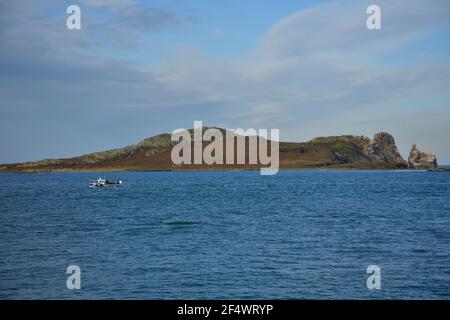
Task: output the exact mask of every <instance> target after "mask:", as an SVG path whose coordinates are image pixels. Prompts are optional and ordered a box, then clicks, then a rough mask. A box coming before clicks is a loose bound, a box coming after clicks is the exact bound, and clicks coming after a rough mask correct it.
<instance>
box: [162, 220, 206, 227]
mask: <svg viewBox="0 0 450 320" xmlns="http://www.w3.org/2000/svg"><path fill="white" fill-rule="evenodd" d="M161 223H162V224H168V225H176V226H183V225H193V224H200V223H201V222H199V221H188V220H177V221H161Z"/></svg>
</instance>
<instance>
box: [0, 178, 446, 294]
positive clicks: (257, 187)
mask: <svg viewBox="0 0 450 320" xmlns="http://www.w3.org/2000/svg"><path fill="white" fill-rule="evenodd" d="M100 175H103V174H100V173H50V174H1V175H0V243H1V245H0V298H2V299H449V298H450V174H448V173H429V172H416V171H414V172H413V171H301V170H299V171H282V172H280V173H279V174H278V175H276V176H260V175H259V172H258V171H229V172H218V171H215V172H152V173H108V174H105V175H107V177H108V178H110V179H120V180H123V181H124V185H123V186H122V187H120V188H108V189H99V188H89V187H88V184H89V182H90V181H91V180H93V179H95V178H97V177H98V176H100ZM372 264H375V265H378V266H379V267H380V268H381V289H380V290H376V289H375V290H369V289H368V288H367V285H366V281H367V278H368V277H369V275H368V274H367V272H366V271H367V267H368V266H369V265H372ZM69 265H78V266H79V267H80V268H81V289H80V290H68V289H67V288H66V279H67V277H68V276H69V275H68V274H66V268H67V267H68V266H69Z"/></svg>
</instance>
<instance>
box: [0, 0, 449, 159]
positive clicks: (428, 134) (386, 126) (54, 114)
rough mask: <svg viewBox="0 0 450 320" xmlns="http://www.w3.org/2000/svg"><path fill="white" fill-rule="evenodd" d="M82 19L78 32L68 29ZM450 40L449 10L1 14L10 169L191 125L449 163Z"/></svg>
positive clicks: (327, 6)
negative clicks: (351, 137) (380, 138)
mask: <svg viewBox="0 0 450 320" xmlns="http://www.w3.org/2000/svg"><path fill="white" fill-rule="evenodd" d="M374 3H375V4H378V5H379V6H380V7H381V12H382V29H381V30H373V31H369V30H367V28H366V18H367V14H366V8H367V6H368V5H369V4H374ZM70 4H77V5H79V6H80V8H81V11H82V29H81V30H72V31H70V30H67V28H66V25H65V20H66V18H67V14H66V12H65V11H66V8H67V6H68V5H70ZM449 39H450V4H449V2H448V1H447V0H435V1H432V2H429V1H424V0H410V1H401V0H397V1H392V0H390V1H389V0H377V1H373V0H372V1H365V0H346V1H312V0H308V1H293V0H284V1H255V0H247V1H232V0H227V1H225V0H201V1H200V0H198V1H174V0H170V1H169V0H167V1H163V0H159V1H138V0H78V1H56V0H54V1H52V0H47V1H45V0H36V1H26V0H18V1H11V2H3V3H2V4H0V101H1V102H0V148H1V150H2V152H1V153H0V163H6V162H19V161H30V160H36V159H43V158H55V157H69V156H75V155H80V154H85V153H88V152H94V151H99V150H105V149H109V148H114V147H122V146H125V145H128V144H132V143H136V142H138V141H139V140H140V139H143V138H145V137H148V136H152V135H155V134H158V133H161V132H171V131H172V130H174V129H176V128H186V127H192V126H193V121H194V120H202V121H203V122H204V123H206V124H207V125H214V126H222V127H227V128H237V127H242V128H250V127H253V128H279V129H280V135H281V139H282V140H290V141H304V140H309V139H311V138H313V137H316V136H322V135H340V134H356V135H367V136H372V135H373V134H374V133H376V132H379V131H387V132H390V133H392V134H393V135H394V136H395V138H396V141H397V144H398V146H399V148H400V151H401V153H402V154H403V156H404V157H405V158H406V157H407V154H408V151H409V148H410V146H411V145H412V144H417V145H418V147H419V148H420V149H424V150H425V151H432V152H435V153H437V155H438V161H439V162H440V163H450V148H449V143H448V138H447V137H449V136H450V105H449V101H450V100H449V99H450V41H449ZM104 127H107V128H108V130H104V129H102V128H104Z"/></svg>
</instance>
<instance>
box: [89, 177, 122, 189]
mask: <svg viewBox="0 0 450 320" xmlns="http://www.w3.org/2000/svg"><path fill="white" fill-rule="evenodd" d="M121 184H122V181H120V180H119V181H109V180H106V179H105V178H98V179H97V180H96V181H92V182H91V184H90V185H89V187H91V188H104V187H118V186H120V185H121Z"/></svg>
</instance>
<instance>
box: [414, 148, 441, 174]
mask: <svg viewBox="0 0 450 320" xmlns="http://www.w3.org/2000/svg"><path fill="white" fill-rule="evenodd" d="M408 163H409V167H410V168H412V169H433V168H437V159H436V155H435V154H433V153H427V152H423V151H420V150H419V149H417V147H416V145H415V144H414V145H413V146H412V148H411V152H410V153H409V158H408Z"/></svg>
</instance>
